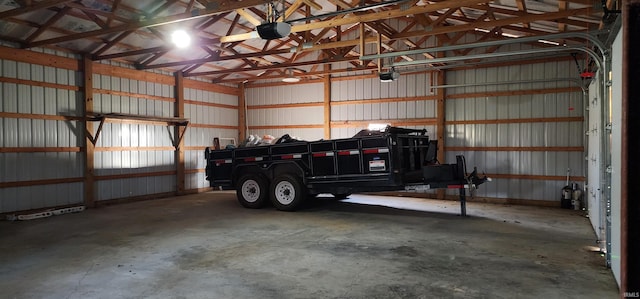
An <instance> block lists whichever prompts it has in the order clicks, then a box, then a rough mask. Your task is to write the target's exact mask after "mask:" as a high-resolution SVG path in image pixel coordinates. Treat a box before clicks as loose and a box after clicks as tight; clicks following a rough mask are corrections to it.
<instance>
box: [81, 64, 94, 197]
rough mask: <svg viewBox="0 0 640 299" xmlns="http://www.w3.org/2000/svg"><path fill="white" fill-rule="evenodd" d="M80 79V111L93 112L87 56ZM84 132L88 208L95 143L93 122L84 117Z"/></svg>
mask: <svg viewBox="0 0 640 299" xmlns="http://www.w3.org/2000/svg"><path fill="white" fill-rule="evenodd" d="M82 66H83V68H82V81H83V85H82V86H83V92H84V101H83V102H84V105H83V109H82V112H83V114H84V115H87V114H89V113H93V61H91V59H90V57H89V56H85V57H84V58H83V60H82ZM82 124H83V129H84V130H82V131H83V132H84V137H85V138H84V147H85V150H84V152H83V153H84V162H85V163H84V204H85V206H86V207H88V208H92V207H95V200H96V198H95V190H94V188H95V178H94V158H95V144H94V143H93V142H92V141H91V140H92V139H93V137H92V135H93V123H91V122H90V121H87V120H86V119H85V120H84V121H83V122H82Z"/></svg>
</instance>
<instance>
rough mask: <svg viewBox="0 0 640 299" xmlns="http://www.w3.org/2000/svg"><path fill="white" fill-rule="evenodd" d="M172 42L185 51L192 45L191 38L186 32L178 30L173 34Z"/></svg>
mask: <svg viewBox="0 0 640 299" xmlns="http://www.w3.org/2000/svg"><path fill="white" fill-rule="evenodd" d="M171 42H172V43H173V44H174V45H176V47H178V48H180V49H184V48H186V47H188V46H189V45H190V44H191V36H189V34H188V33H187V32H186V31H184V30H176V31H174V32H173V33H171Z"/></svg>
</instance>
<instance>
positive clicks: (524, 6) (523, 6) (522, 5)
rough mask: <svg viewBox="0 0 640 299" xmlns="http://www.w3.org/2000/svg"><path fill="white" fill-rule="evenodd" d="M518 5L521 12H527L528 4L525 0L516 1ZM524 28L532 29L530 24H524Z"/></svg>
mask: <svg viewBox="0 0 640 299" xmlns="http://www.w3.org/2000/svg"><path fill="white" fill-rule="evenodd" d="M516 4H517V5H518V10H519V11H522V12H525V13H526V12H527V4H525V2H524V0H516ZM522 26H524V28H531V25H530V24H529V23H523V24H522Z"/></svg>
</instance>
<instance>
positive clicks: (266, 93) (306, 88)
mask: <svg viewBox="0 0 640 299" xmlns="http://www.w3.org/2000/svg"><path fill="white" fill-rule="evenodd" d="M245 96H246V99H247V105H249V106H260V105H277V104H297V103H322V102H323V101H324V84H323V83H313V84H291V85H276V86H269V87H261V88H247V89H246V95H245Z"/></svg>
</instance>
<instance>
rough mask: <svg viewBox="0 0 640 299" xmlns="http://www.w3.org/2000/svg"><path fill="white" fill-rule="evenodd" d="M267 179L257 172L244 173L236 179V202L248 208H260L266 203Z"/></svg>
mask: <svg viewBox="0 0 640 299" xmlns="http://www.w3.org/2000/svg"><path fill="white" fill-rule="evenodd" d="M268 192H269V191H268V184H267V181H266V180H265V179H264V178H263V177H262V176H260V175H258V174H246V175H244V176H242V177H241V178H240V180H239V181H238V189H237V190H236V194H237V197H238V202H240V204H241V205H242V206H243V207H245V208H250V209H259V208H262V207H263V206H264V205H265V203H267V196H268V194H269V193H268Z"/></svg>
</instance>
